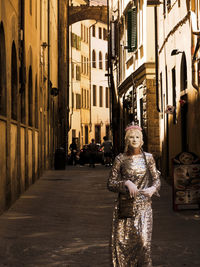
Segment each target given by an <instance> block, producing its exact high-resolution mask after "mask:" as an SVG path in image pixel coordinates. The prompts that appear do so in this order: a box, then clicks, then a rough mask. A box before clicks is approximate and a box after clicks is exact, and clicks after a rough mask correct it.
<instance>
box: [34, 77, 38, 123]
mask: <svg viewBox="0 0 200 267" xmlns="http://www.w3.org/2000/svg"><path fill="white" fill-rule="evenodd" d="M35 128H38V86H37V75H36V77H35Z"/></svg>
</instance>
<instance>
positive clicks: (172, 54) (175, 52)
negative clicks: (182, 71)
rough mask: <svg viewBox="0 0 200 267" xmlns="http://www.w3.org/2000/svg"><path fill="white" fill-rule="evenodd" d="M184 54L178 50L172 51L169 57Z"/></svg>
mask: <svg viewBox="0 0 200 267" xmlns="http://www.w3.org/2000/svg"><path fill="white" fill-rule="evenodd" d="M181 53H184V52H183V51H179V50H178V49H173V50H172V52H171V56H176V55H178V54H181Z"/></svg>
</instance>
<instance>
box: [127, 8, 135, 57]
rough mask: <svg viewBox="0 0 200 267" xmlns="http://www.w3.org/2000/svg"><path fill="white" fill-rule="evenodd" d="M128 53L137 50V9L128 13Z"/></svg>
mask: <svg viewBox="0 0 200 267" xmlns="http://www.w3.org/2000/svg"><path fill="white" fill-rule="evenodd" d="M127 34H128V36H127V37H128V38H127V39H128V52H133V51H134V50H135V49H137V7H134V8H133V9H131V10H129V11H128V29H127Z"/></svg>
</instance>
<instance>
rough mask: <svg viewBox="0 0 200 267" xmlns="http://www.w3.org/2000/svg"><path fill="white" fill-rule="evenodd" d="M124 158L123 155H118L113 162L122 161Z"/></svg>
mask: <svg viewBox="0 0 200 267" xmlns="http://www.w3.org/2000/svg"><path fill="white" fill-rule="evenodd" d="M123 158H124V153H119V154H118V155H117V156H116V157H115V160H118V161H122V160H123Z"/></svg>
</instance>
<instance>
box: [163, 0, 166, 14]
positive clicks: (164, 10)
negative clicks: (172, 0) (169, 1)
mask: <svg viewBox="0 0 200 267" xmlns="http://www.w3.org/2000/svg"><path fill="white" fill-rule="evenodd" d="M165 14H166V0H163V15H164V16H165Z"/></svg>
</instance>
